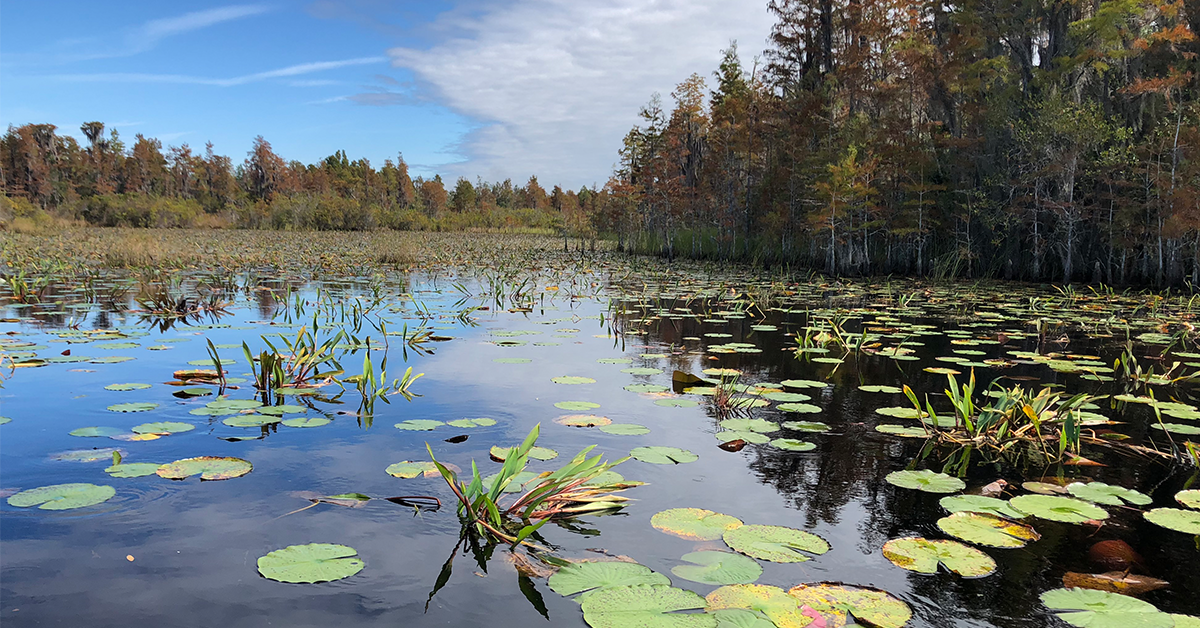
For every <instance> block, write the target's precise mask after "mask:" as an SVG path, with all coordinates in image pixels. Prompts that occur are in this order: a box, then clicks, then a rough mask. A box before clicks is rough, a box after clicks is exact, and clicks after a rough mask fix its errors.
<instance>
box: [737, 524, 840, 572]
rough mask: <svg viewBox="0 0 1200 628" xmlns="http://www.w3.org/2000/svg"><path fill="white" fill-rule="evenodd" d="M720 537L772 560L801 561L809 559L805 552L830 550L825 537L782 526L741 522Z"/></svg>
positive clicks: (760, 558) (750, 554)
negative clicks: (744, 523)
mask: <svg viewBox="0 0 1200 628" xmlns="http://www.w3.org/2000/svg"><path fill="white" fill-rule="evenodd" d="M721 538H723V539H724V540H725V544H726V545H728V546H729V547H730V548H732V549H733V550H735V551H738V552H741V553H743V554H745V555H747V556H749V557H751V558H757V559H759V560H769V561H771V562H775V563H799V562H804V561H806V560H809V557H808V556H807V555H806V554H817V555H819V554H824V553H825V552H828V551H829V543H828V542H826V541H825V539H823V538H821V537H819V536H817V535H815V534H813V533H811V532H804V531H803V530H796V529H793V528H785V527H783V526H768V525H744V526H739V527H736V528H732V529H729V530H726V531H725V534H723V535H722V537H721ZM801 552H804V553H801Z"/></svg>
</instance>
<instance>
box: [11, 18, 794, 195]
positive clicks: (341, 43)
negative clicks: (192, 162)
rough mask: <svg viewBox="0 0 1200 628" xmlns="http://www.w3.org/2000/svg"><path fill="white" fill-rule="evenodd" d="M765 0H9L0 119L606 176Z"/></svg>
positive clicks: (457, 166)
mask: <svg viewBox="0 0 1200 628" xmlns="http://www.w3.org/2000/svg"><path fill="white" fill-rule="evenodd" d="M765 4H766V2H765V0H593V1H581V0H508V1H506V2H479V1H477V0H460V1H456V2H449V1H445V2H442V1H439V2H406V1H390V2H389V1H383V0H316V1H311V0H306V1H283V2H278V1H274V2H270V1H269V2H263V3H228V2H224V3H223V2H194V1H193V2H172V3H164V2H149V1H142V2H132V1H124V2H94V1H85V0H37V1H36V2H6V3H4V5H3V9H2V10H0V123H3V124H5V125H8V124H24V123H28V122H49V123H52V124H55V125H58V127H59V129H60V132H66V133H70V134H72V135H75V136H76V137H80V136H81V134H80V133H79V130H78V129H79V125H80V124H81V123H83V122H85V121H89V120H100V121H102V122H105V123H106V124H108V125H110V127H115V128H117V129H118V130H119V131H120V133H121V134H122V136H123V137H126V138H130V139H131V138H132V137H133V135H134V134H135V133H142V134H145V135H147V136H153V137H158V138H159V139H161V140H163V143H164V144H165V145H178V144H183V143H187V144H190V145H191V146H192V147H193V148H194V149H197V150H203V146H204V143H205V142H207V141H211V142H213V144H214V146H215V150H216V151H217V152H218V153H222V154H226V155H229V156H231V157H233V159H234V161H235V163H238V162H240V161H241V160H242V159H243V158H244V156H245V154H246V151H247V150H249V147H250V142H251V141H252V140H253V138H254V137H255V136H256V135H262V136H264V137H265V138H266V139H267V140H268V141H270V142H271V144H272V145H273V146H274V147H275V149H276V151H277V152H278V153H280V154H281V155H283V156H284V157H285V158H286V159H299V160H301V161H305V162H313V161H317V160H319V159H322V158H323V157H325V156H326V155H329V154H331V153H333V152H334V151H336V150H339V149H341V150H345V151H346V152H347V153H348V154H349V155H350V156H351V157H352V158H356V157H366V158H368V159H370V160H371V161H372V163H375V164H382V163H383V160H384V159H385V158H395V156H396V154H397V153H401V152H402V153H403V154H404V157H405V160H406V161H407V162H408V163H409V164H410V166H411V168H412V171H413V173H414V174H423V175H425V176H431V175H432V174H433V173H440V174H442V176H443V177H445V178H449V179H451V180H452V179H454V178H457V177H458V176H467V177H469V178H471V179H475V177H477V176H482V177H483V178H484V179H487V180H500V179H504V178H512V179H513V180H514V181H518V182H521V181H524V180H525V179H527V178H528V177H529V175H530V174H536V175H537V176H538V178H539V180H540V181H541V182H542V183H543V184H544V185H545V184H553V183H561V184H563V185H566V186H569V187H572V188H577V187H579V186H581V185H591V184H593V183H596V184H599V185H603V183H604V181H605V180H606V178H607V176H608V174H609V172H610V171H611V168H612V164H613V162H614V161H615V160H616V151H617V148H618V147H619V146H620V140H621V137H622V136H623V135H624V133H625V132H626V131H627V130H628V128H629V127H630V126H631V125H633V124H634V123H636V121H637V118H636V115H637V109H638V107H639V105H640V104H642V103H644V102H645V101H646V100H648V98H649V97H650V95H651V93H653V92H655V91H658V92H661V93H662V94H663V95H664V97H666V95H667V94H669V93H670V91H671V89H672V87H673V86H674V85H675V84H677V83H678V82H679V81H681V80H683V79H684V78H686V77H687V75H688V74H690V73H691V72H699V73H701V74H702V75H706V76H708V75H710V74H711V72H712V70H713V69H714V68H715V67H716V64H717V62H718V61H719V56H720V50H721V48H723V47H725V46H726V45H728V43H729V41H730V40H734V39H736V40H738V42H739V46H740V49H741V50H742V55H743V60H744V61H745V62H747V64H749V63H750V62H751V59H752V57H753V56H754V55H755V54H758V52H759V51H760V50H761V49H762V47H763V45H764V44H763V42H764V40H765V37H766V35H767V33H768V31H769V29H770V24H771V20H770V18H769V16H768V15H767V12H766V9H765Z"/></svg>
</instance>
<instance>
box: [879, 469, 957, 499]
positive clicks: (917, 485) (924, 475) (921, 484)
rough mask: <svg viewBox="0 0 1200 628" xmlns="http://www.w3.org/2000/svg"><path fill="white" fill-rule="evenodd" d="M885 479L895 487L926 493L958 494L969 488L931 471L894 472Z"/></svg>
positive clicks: (949, 477) (953, 479) (955, 480)
mask: <svg viewBox="0 0 1200 628" xmlns="http://www.w3.org/2000/svg"><path fill="white" fill-rule="evenodd" d="M884 479H885V480H887V483H888V484H891V485H893V486H899V487H900V488H911V489H914V490H918V491H925V492H926V493H957V492H958V491H961V490H963V489H964V488H966V487H967V483H966V482H963V481H962V480H960V479H958V478H956V477H953V476H950V475H946V474H945V473H938V472H936V471H930V470H929V469H921V470H920V471H912V470H905V471H893V472H891V473H889V474H887V477H885V478H884Z"/></svg>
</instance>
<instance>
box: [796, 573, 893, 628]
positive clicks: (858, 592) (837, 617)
mask: <svg viewBox="0 0 1200 628" xmlns="http://www.w3.org/2000/svg"><path fill="white" fill-rule="evenodd" d="M788 595H790V596H792V597H794V598H796V599H797V600H798V601H799V602H800V604H801V605H804V606H808V607H809V608H811V609H813V610H815V611H817V612H818V613H820V614H821V616H822V617H824V618H825V620H826V625H827V626H842V625H846V624H847V622H848V621H853V620H858V621H861V622H863V623H864V624H866V625H868V626H873V627H874V628H902V626H904V625H905V624H907V623H908V620H910V619H912V609H911V608H909V606H908V604H905V603H904V602H902V601H900V600H898V599H896V598H894V597H892V595H891V594H890V593H888V592H887V591H880V590H878V589H869V588H866V587H855V586H850V585H846V584H841V583H838V582H818V583H816V584H801V585H797V586H794V587H792V588H791V589H789V590H788ZM847 613H848V614H849V615H850V616H851V617H847Z"/></svg>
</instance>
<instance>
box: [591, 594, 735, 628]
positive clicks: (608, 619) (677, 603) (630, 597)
mask: <svg viewBox="0 0 1200 628" xmlns="http://www.w3.org/2000/svg"><path fill="white" fill-rule="evenodd" d="M581 608H582V609H583V619H584V621H586V622H587V623H588V625H589V626H591V627H592V628H634V627H637V628H716V625H717V618H716V617H713V616H712V615H708V614H705V613H693V614H688V613H676V612H675V611H686V610H697V609H701V608H704V598H702V597H700V596H699V595H696V594H695V593H692V592H691V591H686V590H684V589H676V588H674V587H671V586H669V585H667V584H637V585H633V586H625V587H609V588H605V589H601V590H599V591H596V592H594V593H591V594H589V595H588V596H587V597H586V598H584V599H583V603H582V604H581Z"/></svg>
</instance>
